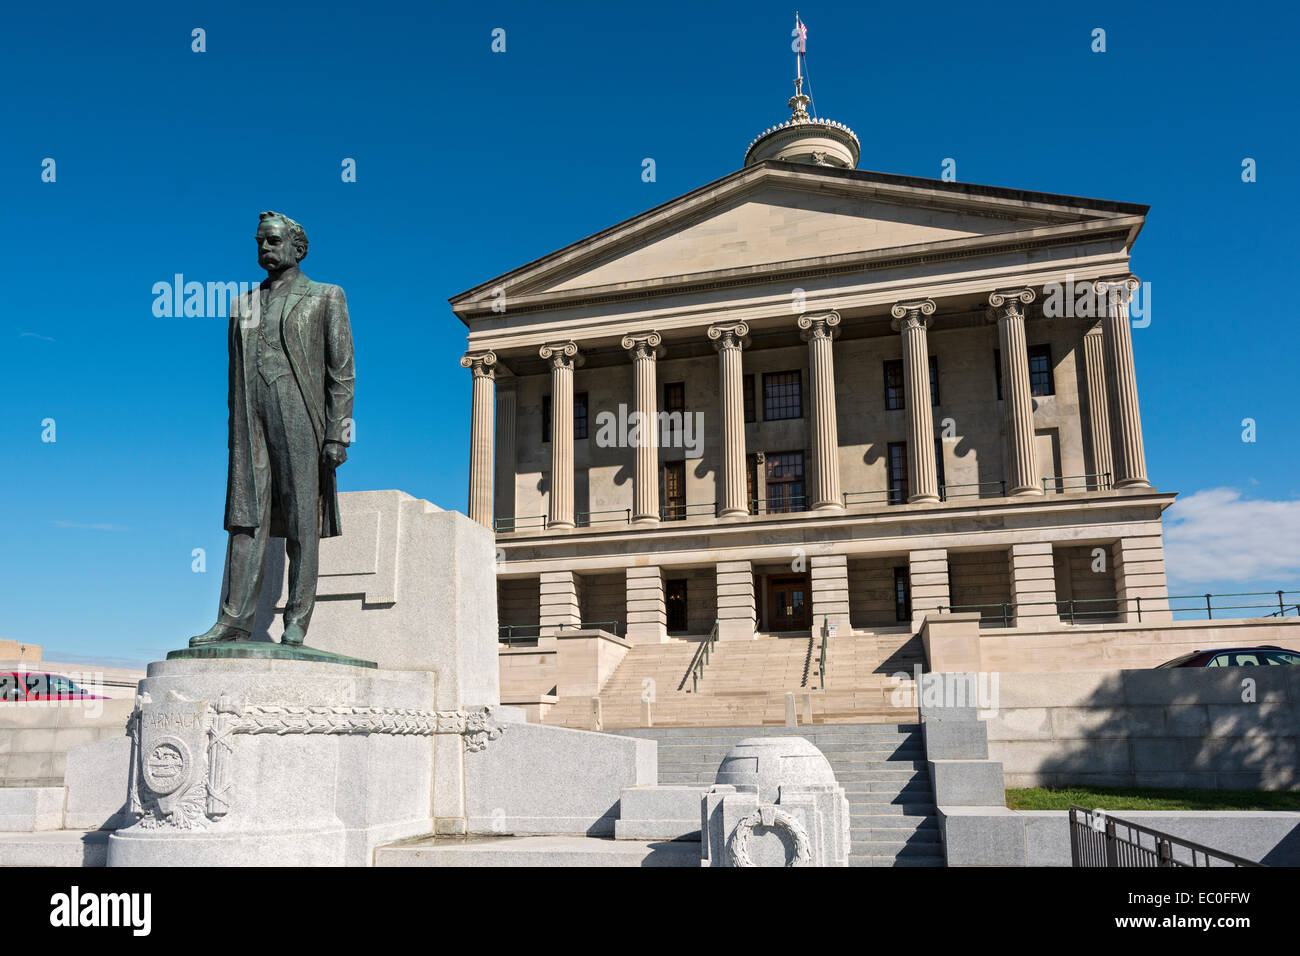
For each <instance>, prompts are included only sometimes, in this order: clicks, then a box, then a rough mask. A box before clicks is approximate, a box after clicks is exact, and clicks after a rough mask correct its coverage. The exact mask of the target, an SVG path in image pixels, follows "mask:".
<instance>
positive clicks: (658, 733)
mask: <svg viewBox="0 0 1300 956" xmlns="http://www.w3.org/2000/svg"><path fill="white" fill-rule="evenodd" d="M616 732H617V733H620V734H623V735H625V736H630V737H644V738H649V739H652V740H655V741H656V742H657V743H658V745H659V783H660V785H671V784H699V785H707V784H711V783H713V781H714V776H715V774H716V773H717V770H718V765H719V764H720V763H721V762H722V758H723V757H724V756H725V755H726V753H727V751H728V750H730V749H731V747H732V746H734V745H735V744H736V743H737V742H739V741H741V740H743V739H744V738H746V737H759V736H767V735H786V734H789V735H797V736H800V737H805V738H807V739H808V740H810V741H812V743H813V745H814V746H815V747H817V749H818V750H820V751H821V752H822V753H823V754H825V755H826V759H827V760H829V761H830V764H831V768H832V769H833V770H834V771H835V779H836V780H837V781H838V782H839V784H840V786H842V787H843V788H844V790H845V793H846V795H847V796H848V799H849V826H850V828H851V834H852V841H853V842H852V848H851V850H850V856H849V865H850V866H944V865H945V859H944V851H943V844H942V841H941V838H940V834H939V823H938V816H937V811H936V809H935V804H934V793H933V790H932V789H931V786H930V778H929V774H928V773H927V771H926V765H925V743H924V740H923V738H922V733H921V726H920V724H917V723H906V724H883V723H877V724H839V725H827V726H811V727H798V728H793V727H791V728H784V727H782V728H773V727H727V728H709V727H691V728H686V727H681V728H660V727H653V728H637V729H627V730H620V731H616Z"/></svg>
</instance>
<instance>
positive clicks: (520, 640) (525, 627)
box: [497, 621, 623, 644]
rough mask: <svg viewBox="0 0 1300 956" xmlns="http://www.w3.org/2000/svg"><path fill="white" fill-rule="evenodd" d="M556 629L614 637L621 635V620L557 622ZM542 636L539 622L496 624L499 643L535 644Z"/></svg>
mask: <svg viewBox="0 0 1300 956" xmlns="http://www.w3.org/2000/svg"><path fill="white" fill-rule="evenodd" d="M547 626H548V627H551V626H554V627H555V628H556V629H557V630H580V631H608V632H609V633H610V634H613V635H614V636H615V637H622V636H623V622H622V621H583V622H582V623H581V624H558V625H547ZM541 636H542V626H541V625H540V624H499V625H497V642H498V643H500V644H524V643H529V644H536V643H537V639H538V638H539V637H541Z"/></svg>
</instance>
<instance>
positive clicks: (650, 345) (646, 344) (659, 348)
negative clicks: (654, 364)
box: [623, 330, 664, 361]
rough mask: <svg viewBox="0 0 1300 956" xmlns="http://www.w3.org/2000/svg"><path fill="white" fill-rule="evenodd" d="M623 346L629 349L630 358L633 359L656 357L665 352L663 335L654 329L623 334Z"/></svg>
mask: <svg viewBox="0 0 1300 956" xmlns="http://www.w3.org/2000/svg"><path fill="white" fill-rule="evenodd" d="M623 348H625V349H626V350H627V352H628V358H630V359H632V360H633V361H635V360H636V359H642V358H648V359H656V358H659V357H661V356H662V355H663V353H664V348H663V336H661V335H660V334H659V333H658V332H655V331H653V330H651V331H649V332H632V333H631V334H629V335H625V336H623Z"/></svg>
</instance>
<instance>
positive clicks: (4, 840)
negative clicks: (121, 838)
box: [0, 830, 108, 866]
mask: <svg viewBox="0 0 1300 956" xmlns="http://www.w3.org/2000/svg"><path fill="white" fill-rule="evenodd" d="M107 861H108V833H106V832H104V831H102V830H47V831H44V832H41V833H0V866H104V865H105V864H106V863H107Z"/></svg>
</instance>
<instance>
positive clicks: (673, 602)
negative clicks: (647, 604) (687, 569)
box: [664, 578, 686, 631]
mask: <svg viewBox="0 0 1300 956" xmlns="http://www.w3.org/2000/svg"><path fill="white" fill-rule="evenodd" d="M664 604H665V605H666V608H667V611H668V630H670V631H684V630H686V579H685V578H680V579H676V580H672V581H665V582H664Z"/></svg>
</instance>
